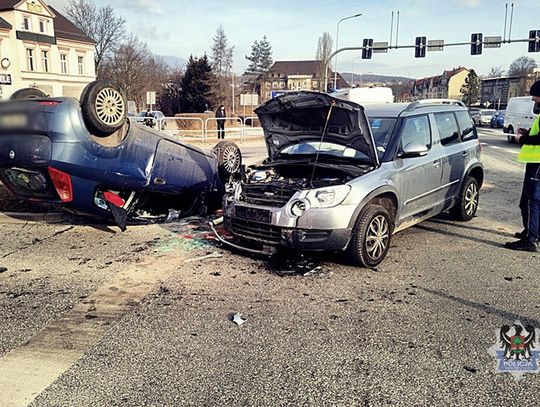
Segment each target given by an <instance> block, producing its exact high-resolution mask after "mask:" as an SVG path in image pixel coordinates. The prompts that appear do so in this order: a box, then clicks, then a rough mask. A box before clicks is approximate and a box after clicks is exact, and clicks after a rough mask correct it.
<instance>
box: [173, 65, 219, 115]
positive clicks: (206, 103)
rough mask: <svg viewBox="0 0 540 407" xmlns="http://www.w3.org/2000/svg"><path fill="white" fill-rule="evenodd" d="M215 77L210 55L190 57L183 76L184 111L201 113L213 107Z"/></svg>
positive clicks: (182, 98) (182, 99) (182, 103)
mask: <svg viewBox="0 0 540 407" xmlns="http://www.w3.org/2000/svg"><path fill="white" fill-rule="evenodd" d="M214 84H215V77H214V74H213V72H212V67H211V66H210V63H209V61H208V57H207V56H206V55H204V56H203V57H202V58H197V57H193V55H191V56H190V57H189V61H188V63H187V67H186V72H185V73H184V77H183V78H182V90H181V105H182V112H184V113H200V112H204V111H205V110H206V109H207V108H211V107H213V99H214V94H213V92H212V88H213V86H214Z"/></svg>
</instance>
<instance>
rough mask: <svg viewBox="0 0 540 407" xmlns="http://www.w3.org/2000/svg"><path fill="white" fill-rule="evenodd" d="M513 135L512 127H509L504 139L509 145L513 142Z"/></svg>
mask: <svg viewBox="0 0 540 407" xmlns="http://www.w3.org/2000/svg"><path fill="white" fill-rule="evenodd" d="M513 134H514V129H513V128H512V127H509V128H508V134H507V135H506V139H507V140H508V142H509V143H510V144H512V143H513V142H514V141H515V139H514V136H513Z"/></svg>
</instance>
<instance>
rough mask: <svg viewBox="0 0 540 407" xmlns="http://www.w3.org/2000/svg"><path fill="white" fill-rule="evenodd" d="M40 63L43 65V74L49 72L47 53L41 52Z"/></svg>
mask: <svg viewBox="0 0 540 407" xmlns="http://www.w3.org/2000/svg"><path fill="white" fill-rule="evenodd" d="M41 63H42V64H43V65H42V66H43V72H49V53H48V51H41Z"/></svg>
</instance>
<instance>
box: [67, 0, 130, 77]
mask: <svg viewBox="0 0 540 407" xmlns="http://www.w3.org/2000/svg"><path fill="white" fill-rule="evenodd" d="M66 14H67V16H68V17H69V18H70V20H71V21H72V22H73V23H74V24H75V25H76V26H77V27H78V28H79V29H80V30H81V31H82V32H84V33H85V34H86V35H87V36H88V37H90V38H92V39H93V40H94V41H95V42H96V52H95V64H96V71H97V72H98V75H99V70H100V67H101V63H102V61H103V60H104V59H105V58H108V57H110V56H111V55H112V53H113V52H114V51H115V50H116V49H117V48H118V46H119V44H120V43H121V42H122V40H123V39H124V38H125V36H126V20H124V18H123V17H120V16H117V15H116V14H115V12H114V9H113V8H112V7H111V6H109V5H108V6H103V7H99V8H98V7H97V6H96V4H95V3H94V2H93V0H69V1H68V3H67V6H66Z"/></svg>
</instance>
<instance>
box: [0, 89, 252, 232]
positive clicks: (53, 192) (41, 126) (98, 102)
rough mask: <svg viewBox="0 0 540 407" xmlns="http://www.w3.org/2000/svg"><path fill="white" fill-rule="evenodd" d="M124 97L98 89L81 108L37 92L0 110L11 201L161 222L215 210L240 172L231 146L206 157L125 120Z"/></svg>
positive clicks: (1, 177)
mask: <svg viewBox="0 0 540 407" xmlns="http://www.w3.org/2000/svg"><path fill="white" fill-rule="evenodd" d="M126 105H127V104H126V98H125V96H124V94H123V92H122V90H121V89H120V88H119V87H118V86H117V85H115V84H114V83H111V82H109V81H95V82H92V83H90V84H89V85H88V86H87V87H86V88H85V90H84V91H83V93H82V95H81V98H80V100H76V99H74V98H49V97H47V96H46V95H45V94H43V93H42V92H41V91H39V90H37V89H23V90H20V91H18V92H15V93H14V94H13V96H12V98H11V99H10V100H9V101H6V102H1V103H0V181H1V182H2V183H3V184H4V186H5V187H6V188H7V189H8V190H9V191H10V192H11V193H12V194H13V195H15V197H17V198H20V199H23V200H27V201H31V202H36V203H49V204H51V203H52V204H56V205H58V206H61V207H62V208H65V209H67V210H70V211H72V212H76V213H79V214H87V215H93V216H97V217H101V218H109V219H114V220H115V221H116V223H117V224H118V225H119V226H120V227H121V228H122V229H124V228H125V225H126V222H127V221H129V220H130V219H133V220H135V219H151V220H160V219H163V218H166V217H167V215H168V214H169V211H170V210H174V211H179V212H180V215H181V216H182V215H188V214H192V213H200V212H204V211H205V210H207V209H211V208H213V207H215V208H217V207H219V206H220V204H221V198H222V196H223V194H224V192H225V185H226V183H227V182H228V180H229V179H230V177H231V176H233V175H234V174H235V173H236V172H238V171H239V169H240V167H241V159H242V157H241V153H240V150H239V148H238V146H236V144H234V143H232V142H229V141H222V142H220V143H218V144H217V145H216V146H215V147H214V149H213V150H212V152H208V153H207V152H204V151H203V150H201V149H199V148H196V147H194V146H191V145H188V144H185V143H182V142H179V141H178V140H176V139H174V138H172V137H168V136H166V135H164V134H163V133H159V132H157V131H154V130H152V129H150V128H148V127H147V126H142V125H140V124H137V123H136V122H130V121H129V120H128V119H127V106H126Z"/></svg>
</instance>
